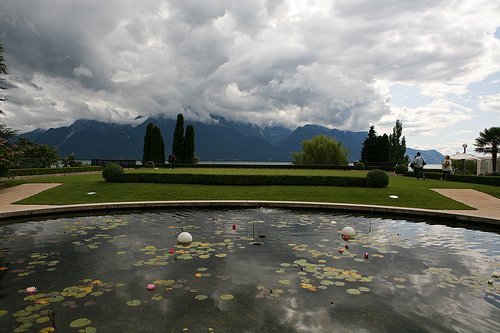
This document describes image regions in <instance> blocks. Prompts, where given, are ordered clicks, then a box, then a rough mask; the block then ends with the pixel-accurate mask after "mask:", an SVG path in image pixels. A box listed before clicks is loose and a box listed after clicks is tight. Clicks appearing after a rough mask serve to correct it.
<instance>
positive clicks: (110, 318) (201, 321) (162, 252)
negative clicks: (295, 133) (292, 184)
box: [0, 208, 500, 333]
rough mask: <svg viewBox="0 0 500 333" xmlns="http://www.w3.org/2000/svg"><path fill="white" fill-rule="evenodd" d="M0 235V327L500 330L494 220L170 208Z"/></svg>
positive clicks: (499, 246) (30, 226) (12, 229)
mask: <svg viewBox="0 0 500 333" xmlns="http://www.w3.org/2000/svg"><path fill="white" fill-rule="evenodd" d="M347 225H349V226H352V227H354V228H355V229H356V230H357V233H358V235H357V236H356V237H355V238H352V239H349V240H347V241H344V240H343V239H342V237H341V234H340V232H339V231H340V229H342V228H343V227H344V226H347ZM182 231H188V232H190V233H191V235H192V236H193V242H192V243H191V244H190V245H189V246H183V245H178V244H177V241H176V240H177V235H178V234H179V233H180V232H182ZM0 244H1V248H0V331H1V332H39V331H40V330H43V329H44V328H48V327H50V326H52V323H54V324H55V326H56V328H57V331H58V332H87V333H91V332H499V331H500V319H499V318H500V280H499V279H496V278H494V277H492V275H495V274H496V273H495V272H498V271H500V236H499V234H498V233H497V232H489V231H481V230H469V229H463V228H452V227H448V226H444V225H436V224H429V223H426V222H424V221H420V222H418V221H417V222H411V221H410V222H409V221H405V220H395V219H391V218H379V217H369V216H367V217H363V216H351V215H339V214H335V213H332V212H330V213H329V212H325V213H322V212H316V211H314V212H312V211H299V210H281V209H264V208H262V209H236V210H222V209H221V210H181V211H173V210H172V211H161V212H146V213H137V214H117V215H109V216H87V217H69V218H57V219H50V220H46V221H28V222H25V223H11V224H7V225H1V226H0ZM256 244H260V245H256ZM346 245H347V246H346ZM365 253H366V254H367V258H365ZM149 284H154V290H147V286H148V285H149ZM31 286H34V287H36V288H37V291H36V293H33V294H29V293H27V290H26V288H28V287H31Z"/></svg>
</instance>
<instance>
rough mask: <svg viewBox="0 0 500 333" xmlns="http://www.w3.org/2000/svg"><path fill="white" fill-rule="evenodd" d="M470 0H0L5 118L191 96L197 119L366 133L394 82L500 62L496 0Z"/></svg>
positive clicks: (470, 74) (431, 78)
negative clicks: (494, 34) (478, 3)
mask: <svg viewBox="0 0 500 333" xmlns="http://www.w3.org/2000/svg"><path fill="white" fill-rule="evenodd" d="M475 3H476V2H463V3H460V4H457V3H455V2H450V1H444V0H441V1H395V0H394V1H393V0H386V1H382V2H378V1H377V2H374V1H367V0H364V1H360V0H352V1H351V0H349V1H347V0H342V1H303V0H294V1H291V0H290V1H285V0H269V1H266V0H257V1H240V0H219V1H203V0H185V1H173V0H172V1H158V0H145V1H132V0H121V1H97V0H89V1H80V0H45V1H35V0H23V1H19V0H3V1H2V2H1V3H0V13H1V14H0V38H2V40H4V42H5V46H6V48H5V50H6V51H5V56H6V60H7V65H8V66H9V70H10V72H11V75H10V77H9V81H10V83H11V84H12V85H14V86H16V87H17V88H13V89H9V91H8V92H9V94H11V95H12V96H11V97H10V98H9V100H10V101H11V102H10V104H6V107H5V108H4V109H6V111H7V116H6V118H5V119H6V121H7V122H8V123H9V124H11V125H12V126H15V127H16V128H23V129H24V128H26V129H28V128H30V127H32V126H33V124H36V125H37V126H40V127H52V126H55V125H59V124H65V125H67V124H68V123H70V122H71V121H74V120H75V119H78V118H83V117H87V118H94V119H101V120H112V121H118V122H130V121H132V120H133V118H135V117H136V116H137V115H138V114H140V115H151V114H158V113H165V114H167V115H169V116H171V117H175V115H176V114H177V113H179V112H182V111H183V110H184V109H185V108H186V107H187V106H190V107H191V110H192V112H191V111H190V113H189V114H188V117H198V118H200V119H208V118H209V114H210V113H214V114H218V115H222V116H224V117H227V118H229V119H233V120H240V121H250V122H253V123H257V124H260V125H265V124H282V125H285V126H290V127H293V126H297V125H301V124H305V123H317V124H322V125H326V126H334V127H337V128H341V129H351V130H360V129H366V128H367V126H368V124H369V123H373V122H376V121H377V120H379V119H380V118H381V117H383V116H385V115H387V114H389V113H390V112H391V109H390V104H389V102H390V93H389V86H390V85H391V83H393V82H399V83H406V84H413V85H422V86H426V87H430V86H431V84H435V83H439V84H441V88H442V89H446V88H447V83H448V81H453V82H454V84H458V85H461V87H462V89H465V88H463V87H466V85H467V84H468V83H470V82H471V80H474V79H476V80H480V79H482V78H484V77H485V76H486V75H487V74H489V73H491V71H494V70H496V69H497V68H498V65H497V64H496V63H494V61H493V60H491V59H494V58H495V54H498V47H497V46H495V44H494V43H492V42H491V40H489V39H487V38H484V36H485V35H484V34H485V32H487V31H490V30H491V31H493V32H494V31H495V29H496V25H495V24H496V23H495V22H496V16H495V15H492V14H491V13H495V12H498V5H495V4H491V2H486V1H485V2H483V3H481V6H480V9H479V10H478V9H477V7H475V5H474V4H475ZM471 9H472V10H471ZM492 39H493V40H495V41H498V40H497V39H495V38H494V37H492ZM443 82H445V83H444V84H443ZM441 88H440V89H441ZM430 90H431V89H430ZM438 90H439V89H438ZM441 105H447V104H446V103H443V104H441ZM54 119H56V122H54Z"/></svg>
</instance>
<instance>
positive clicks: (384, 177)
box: [366, 169, 389, 187]
mask: <svg viewBox="0 0 500 333" xmlns="http://www.w3.org/2000/svg"><path fill="white" fill-rule="evenodd" d="M366 176H367V177H368V178H370V186H371V187H386V186H387V185H389V175H388V174H387V172H385V171H384V170H380V169H373V170H370V171H369V172H368V174H367V175H366Z"/></svg>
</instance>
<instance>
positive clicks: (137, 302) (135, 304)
mask: <svg viewBox="0 0 500 333" xmlns="http://www.w3.org/2000/svg"><path fill="white" fill-rule="evenodd" d="M141 304H142V302H141V301H139V300H138V299H134V300H131V301H128V302H127V305H128V306H139V305H141Z"/></svg>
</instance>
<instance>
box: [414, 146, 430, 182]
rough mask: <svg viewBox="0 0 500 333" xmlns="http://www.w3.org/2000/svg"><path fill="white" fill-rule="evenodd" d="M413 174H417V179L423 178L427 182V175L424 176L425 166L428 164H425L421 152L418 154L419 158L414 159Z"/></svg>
mask: <svg viewBox="0 0 500 333" xmlns="http://www.w3.org/2000/svg"><path fill="white" fill-rule="evenodd" d="M412 164H413V167H412V168H413V172H414V173H415V178H416V179H417V180H419V179H420V178H422V179H423V180H425V174H424V165H426V164H427V162H425V160H424V157H423V156H422V155H421V154H420V152H418V153H417V156H415V158H414V159H413V162H412Z"/></svg>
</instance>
